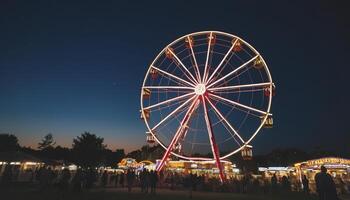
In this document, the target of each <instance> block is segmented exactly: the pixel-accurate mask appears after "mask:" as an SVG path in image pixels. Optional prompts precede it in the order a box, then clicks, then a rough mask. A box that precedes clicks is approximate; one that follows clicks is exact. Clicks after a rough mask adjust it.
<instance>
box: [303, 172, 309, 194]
mask: <svg viewBox="0 0 350 200" xmlns="http://www.w3.org/2000/svg"><path fill="white" fill-rule="evenodd" d="M302 182H303V191H304V192H305V193H306V194H309V192H310V188H309V180H308V179H307V177H306V175H304V176H303V179H302Z"/></svg>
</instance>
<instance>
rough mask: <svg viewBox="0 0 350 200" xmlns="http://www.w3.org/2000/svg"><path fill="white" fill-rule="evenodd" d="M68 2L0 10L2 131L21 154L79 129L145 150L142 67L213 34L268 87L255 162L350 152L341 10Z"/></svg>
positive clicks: (6, 4) (314, 5)
mask: <svg viewBox="0 0 350 200" xmlns="http://www.w3.org/2000/svg"><path fill="white" fill-rule="evenodd" d="M70 2H72V1H66V3H64V2H63V1H35V2H33V1H31V3H29V2H28V1H14V0H7V1H6V0H5V1H1V3H0V27H1V29H0V94H1V98H0V132H9V133H13V134H16V135H17V136H18V137H19V139H20V142H21V144H24V145H31V146H32V147H36V144H37V142H38V141H39V140H40V138H41V137H42V136H44V135H45V134H47V133H49V132H51V133H52V134H53V135H54V137H55V138H56V140H57V143H58V144H61V145H64V146H70V145H71V141H72V138H73V137H75V136H77V135H79V134H80V133H82V132H83V131H90V132H92V133H95V134H97V135H99V136H102V137H104V138H105V142H106V143H107V144H108V146H109V147H110V148H113V149H114V148H125V149H127V150H132V149H135V148H137V147H139V146H141V145H142V144H145V136H144V131H145V130H146V128H145V126H144V124H143V122H142V121H141V120H140V119H139V107H140V106H139V94H140V92H139V90H140V86H141V84H142V83H141V82H142V80H143V76H144V74H145V72H146V70H147V67H148V65H149V64H150V62H151V61H152V60H153V58H154V57H155V56H156V54H157V53H158V52H159V51H160V50H161V49H162V48H163V47H164V46H165V45H167V44H168V43H170V42H171V41H173V40H174V39H176V38H178V37H180V36H182V35H184V34H187V33H191V32H196V31H201V30H221V31H224V32H229V33H232V34H235V35H237V36H240V37H242V38H243V39H245V40H246V41H247V42H249V43H250V44H252V45H253V46H254V47H256V49H257V50H258V51H260V53H261V54H262V55H263V57H264V58H265V60H266V62H267V64H268V66H269V68H270V70H271V73H272V76H273V79H274V82H275V83H276V86H277V95H276V97H275V98H274V100H273V105H272V111H273V114H274V120H275V127H274V128H273V129H269V130H264V131H262V132H261V133H260V134H258V136H257V138H256V139H255V140H254V142H253V145H254V146H255V149H256V151H257V152H259V153H261V152H267V151H269V150H271V149H272V148H276V147H291V146H295V147H300V148H304V149H306V150H310V149H312V148H314V147H316V146H322V147H324V148H330V149H335V150H341V151H350V149H349V147H346V145H348V141H349V139H347V140H346V138H349V137H348V136H349V132H350V130H349V129H350V128H349V126H348V124H347V123H348V121H349V113H350V109H349V103H348V102H350V94H349V89H348V87H349V83H348V78H347V76H349V72H350V69H349V66H350V65H349V54H350V22H349V19H350V16H349V14H348V11H347V9H346V8H348V7H347V6H346V5H345V3H341V1H339V2H338V3H337V4H336V3H334V2H333V3H332V1H329V2H328V1H307V2H306V1H275V2H272V1H270V2H267V1H241V2H239V1H212V2H210V3H209V2H208V3H206V2H204V1H191V2H189V1H159V2H157V1H139V2H136V1H103V2H102V1H80V2H79V1H74V2H76V3H74V4H73V3H70ZM344 2H345V1H344ZM348 146H349V145H348ZM346 148H347V149H346Z"/></svg>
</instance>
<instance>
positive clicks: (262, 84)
mask: <svg viewBox="0 0 350 200" xmlns="http://www.w3.org/2000/svg"><path fill="white" fill-rule="evenodd" d="M271 84H272V83H271V82H265V83H254V84H245V85H233V86H226V87H213V88H209V89H208V90H209V91H213V92H215V91H227V90H239V89H243V88H255V87H265V86H269V85H271Z"/></svg>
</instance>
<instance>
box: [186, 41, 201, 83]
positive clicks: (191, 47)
mask: <svg viewBox="0 0 350 200" xmlns="http://www.w3.org/2000/svg"><path fill="white" fill-rule="evenodd" d="M187 39H188V41H190V40H191V39H190V37H189V36H187ZM189 46H190V49H191V55H192V59H193V61H194V67H195V70H196V76H197V82H198V83H199V82H200V81H201V73H200V72H199V67H198V63H197V59H196V56H195V54H194V51H193V46H192V44H191V42H189Z"/></svg>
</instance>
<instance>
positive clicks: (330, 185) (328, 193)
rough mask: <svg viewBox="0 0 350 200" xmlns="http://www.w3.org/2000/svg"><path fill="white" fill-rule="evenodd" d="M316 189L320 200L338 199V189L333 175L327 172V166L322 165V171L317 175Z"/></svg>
mask: <svg viewBox="0 0 350 200" xmlns="http://www.w3.org/2000/svg"><path fill="white" fill-rule="evenodd" d="M315 182H316V190H317V193H318V197H319V199H320V200H337V199H338V196H337V190H336V188H335V183H334V181H333V179H332V176H331V175H330V174H328V173H327V168H326V167H325V166H323V165H322V166H321V172H319V173H317V174H316V175H315Z"/></svg>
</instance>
